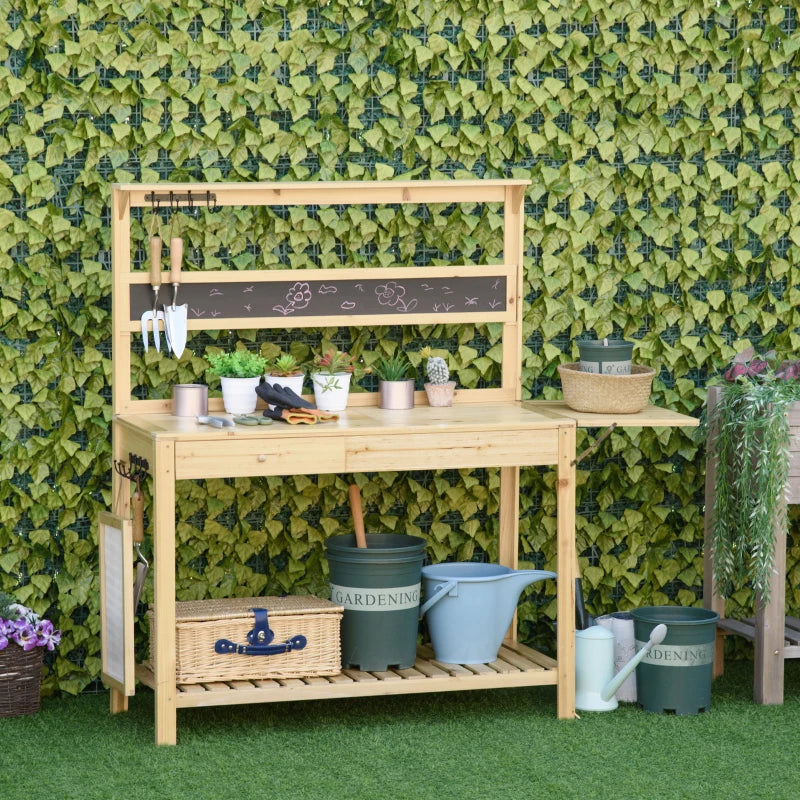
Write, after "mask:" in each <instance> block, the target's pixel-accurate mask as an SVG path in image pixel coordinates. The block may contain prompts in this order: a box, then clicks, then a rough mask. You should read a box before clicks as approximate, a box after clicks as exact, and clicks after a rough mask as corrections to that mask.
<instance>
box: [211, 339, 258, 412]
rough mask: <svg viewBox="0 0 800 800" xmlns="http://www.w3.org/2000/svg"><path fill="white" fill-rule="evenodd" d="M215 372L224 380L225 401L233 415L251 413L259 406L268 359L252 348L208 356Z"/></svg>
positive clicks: (228, 410) (223, 397)
mask: <svg viewBox="0 0 800 800" xmlns="http://www.w3.org/2000/svg"><path fill="white" fill-rule="evenodd" d="M208 363H209V364H210V365H211V372H213V373H214V374H215V375H218V376H219V378H220V381H221V383H222V402H223V403H224V405H225V410H226V411H227V412H228V413H229V414H251V413H252V412H253V411H255V409H256V402H257V401H258V395H256V387H257V386H258V384H259V383H260V381H261V378H262V377H263V375H264V369H265V368H266V366H267V359H266V358H264V356H261V355H259V354H258V353H251V352H250V351H249V350H234V351H233V352H232V353H215V354H213V355H210V356H209V357H208Z"/></svg>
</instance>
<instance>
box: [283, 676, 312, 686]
mask: <svg viewBox="0 0 800 800" xmlns="http://www.w3.org/2000/svg"><path fill="white" fill-rule="evenodd" d="M277 681H278V683H279V684H280V685H281V686H305V685H306V684H305V683H304V682H303V680H302V679H301V678H278V679H277Z"/></svg>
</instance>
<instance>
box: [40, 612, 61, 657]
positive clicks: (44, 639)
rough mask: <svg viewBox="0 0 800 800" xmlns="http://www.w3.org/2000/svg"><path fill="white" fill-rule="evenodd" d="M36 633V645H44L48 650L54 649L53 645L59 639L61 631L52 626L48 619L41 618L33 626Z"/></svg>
mask: <svg viewBox="0 0 800 800" xmlns="http://www.w3.org/2000/svg"><path fill="white" fill-rule="evenodd" d="M34 631H35V633H36V645H37V647H46V648H47V649H48V650H54V649H55V646H56V645H57V644H58V643H59V642H60V641H61V631H57V630H55V629H54V628H53V623H52V622H50V620H49V619H43V620H42V621H41V622H38V623H37V624H36V627H35V628H34Z"/></svg>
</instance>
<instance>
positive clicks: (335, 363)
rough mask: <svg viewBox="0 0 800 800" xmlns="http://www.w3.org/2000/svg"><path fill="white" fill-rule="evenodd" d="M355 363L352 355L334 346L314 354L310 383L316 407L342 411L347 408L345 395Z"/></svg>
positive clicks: (323, 409) (324, 409)
mask: <svg viewBox="0 0 800 800" xmlns="http://www.w3.org/2000/svg"><path fill="white" fill-rule="evenodd" d="M355 365H356V364H355V358H354V357H353V356H351V355H350V354H349V353H346V352H345V351H344V350H337V349H336V348H331V349H329V350H325V351H324V352H322V353H317V354H316V355H315V356H314V360H313V362H312V367H311V383H312V385H313V386H314V399H315V400H316V403H317V408H318V409H320V410H321V411H343V410H344V409H345V408H347V395H348V393H349V391H350V379H351V377H352V375H353V372H354V370H355Z"/></svg>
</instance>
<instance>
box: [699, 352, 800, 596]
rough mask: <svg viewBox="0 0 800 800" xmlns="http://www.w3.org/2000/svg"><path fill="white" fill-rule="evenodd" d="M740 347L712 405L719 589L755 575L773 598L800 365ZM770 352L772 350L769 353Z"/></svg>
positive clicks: (756, 585) (753, 580)
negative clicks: (777, 537)
mask: <svg viewBox="0 0 800 800" xmlns="http://www.w3.org/2000/svg"><path fill="white" fill-rule="evenodd" d="M751 356H752V348H749V349H748V350H747V351H745V353H743V354H740V355H739V356H737V358H736V359H735V360H734V364H733V365H732V366H731V367H730V368H729V369H728V371H727V372H726V373H725V377H726V379H727V380H728V381H731V382H730V383H729V384H728V385H726V386H725V388H724V389H723V391H722V392H721V396H720V399H719V402H718V403H717V404H716V405H715V406H714V407H713V408H712V409H711V410H710V411H709V412H708V415H707V420H706V429H707V431H708V433H709V438H708V443H709V448H710V450H711V453H712V454H713V456H714V457H715V459H716V463H717V475H716V486H715V493H714V505H713V509H711V510H710V511H711V514H712V548H713V552H714V580H715V582H716V585H717V587H718V589H719V590H720V593H721V594H728V592H726V591H725V589H726V587H728V586H730V585H734V586H741V585H744V584H746V583H747V582H750V584H751V585H752V588H753V590H754V592H755V593H756V595H757V596H758V597H759V598H761V600H762V601H763V602H767V601H768V600H769V594H770V577H771V575H772V570H773V566H774V562H775V548H774V531H775V529H776V526H783V527H784V528H785V527H786V525H787V518H786V504H785V502H784V500H783V495H784V492H785V488H786V482H787V480H788V476H789V438H790V437H789V421H788V417H787V412H788V410H789V408H790V407H791V405H792V404H793V403H796V402H798V401H800V382H798V380H796V377H797V373H798V370H797V368H796V367H797V365H796V364H792V363H783V364H781V365H780V367H778V368H777V369H776V368H774V367H772V366H771V365H770V361H771V359H770V360H767V359H766V358H764V359H762V358H751ZM770 356H772V354H770Z"/></svg>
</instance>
